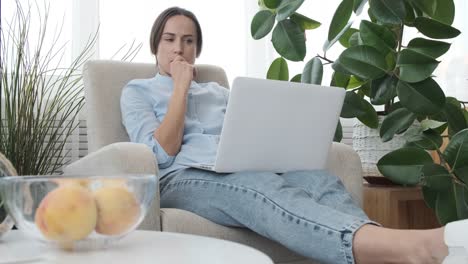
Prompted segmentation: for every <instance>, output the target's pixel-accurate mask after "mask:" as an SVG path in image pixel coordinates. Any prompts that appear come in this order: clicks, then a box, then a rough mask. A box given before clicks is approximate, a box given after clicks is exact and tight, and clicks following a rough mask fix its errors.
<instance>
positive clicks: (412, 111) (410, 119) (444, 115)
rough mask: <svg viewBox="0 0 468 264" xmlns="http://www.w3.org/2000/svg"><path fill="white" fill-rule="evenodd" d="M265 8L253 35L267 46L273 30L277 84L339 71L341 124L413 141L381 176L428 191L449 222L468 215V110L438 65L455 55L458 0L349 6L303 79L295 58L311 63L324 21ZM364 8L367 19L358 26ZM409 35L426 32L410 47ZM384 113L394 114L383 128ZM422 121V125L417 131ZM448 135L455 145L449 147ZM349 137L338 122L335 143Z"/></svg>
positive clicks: (278, 0)
mask: <svg viewBox="0 0 468 264" xmlns="http://www.w3.org/2000/svg"><path fill="white" fill-rule="evenodd" d="M258 3H259V7H260V8H259V9H260V10H259V11H258V12H257V14H256V15H255V16H254V17H253V18H252V21H251V35H252V37H253V38H254V39H261V38H263V37H265V36H267V35H269V33H270V32H271V42H272V45H273V47H274V49H275V50H276V52H277V53H278V54H279V55H280V57H279V58H277V59H275V60H274V61H273V62H272V64H271V65H270V67H269V69H268V73H267V78H269V79H277V80H285V81H288V80H289V81H296V82H305V83H313V84H321V83H322V76H323V71H324V67H330V66H331V67H330V68H331V69H330V70H332V71H333V75H332V80H331V83H330V85H331V86H336V87H343V88H344V89H346V91H347V92H346V97H345V101H344V105H343V109H342V111H341V117H343V118H357V119H358V120H359V121H360V122H362V123H363V124H365V125H366V126H368V127H370V128H375V129H379V134H380V137H381V139H382V141H383V142H386V141H389V140H392V138H393V137H394V136H395V134H403V137H404V138H405V140H406V142H407V143H406V145H404V146H403V147H402V148H400V149H397V150H395V151H393V152H390V153H389V154H387V155H385V156H384V157H382V158H381V159H380V160H379V162H378V164H377V166H378V168H379V170H380V172H381V173H382V174H383V175H384V176H385V177H387V178H388V179H390V180H392V181H393V182H396V183H399V184H402V185H421V186H422V190H423V194H424V199H425V201H426V203H427V204H428V206H429V207H430V208H432V209H434V210H435V212H436V215H437V217H438V219H439V221H440V223H441V224H445V223H447V222H450V221H453V220H456V219H464V218H468V186H467V184H466V183H468V113H467V110H466V108H465V105H464V104H463V103H462V102H460V101H459V100H457V99H456V98H453V97H447V96H445V94H444V92H443V90H442V89H441V87H440V86H439V84H438V83H437V81H436V79H437V77H436V76H434V75H433V72H434V70H435V69H436V68H437V66H438V64H439V63H440V61H439V60H438V58H439V57H440V56H442V55H443V54H445V53H446V52H447V51H449V49H450V46H451V44H450V43H449V42H448V41H447V40H449V39H452V38H455V37H457V36H458V35H459V34H460V31H459V30H458V29H456V28H454V27H453V26H452V23H453V20H454V16H455V5H454V2H453V0H342V1H341V2H340V3H339V4H338V6H337V8H336V11H335V13H334V15H333V18H332V21H331V23H330V25H329V30H328V35H327V38H326V40H325V41H324V45H323V50H322V51H321V54H317V55H313V56H311V57H310V58H308V59H307V62H306V63H305V65H304V68H303V71H302V73H299V74H296V75H294V76H293V77H292V78H290V76H289V70H288V64H287V61H304V60H305V59H306V56H307V50H306V45H305V43H306V38H305V31H306V30H312V29H314V28H317V27H319V26H320V25H321V24H320V23H319V22H318V21H316V20H313V19H311V18H309V17H307V16H306V15H304V14H300V13H298V12H297V10H298V9H299V7H301V5H302V4H303V3H304V0H260V1H258ZM317 8H320V7H317ZM363 11H366V13H367V16H366V17H367V18H366V19H359V20H357V19H358V16H359V17H363V15H361V13H362V12H363ZM364 14H365V13H364ZM353 25H356V26H355V27H353ZM408 28H416V29H417V31H418V32H419V33H418V36H417V37H415V38H413V39H411V40H409V41H404V38H403V34H404V32H405V29H408ZM337 43H340V44H341V45H342V46H344V48H345V49H344V51H343V52H341V54H340V55H339V56H338V57H337V58H329V57H327V51H328V50H329V49H330V48H331V47H332V46H334V45H335V44H337ZM375 106H380V107H381V108H382V109H383V111H381V112H377V111H376V110H375ZM379 114H380V115H383V116H384V119H383V121H382V123H381V125H379V120H378V115H379ZM415 122H417V123H419V124H420V125H418V126H417V127H416V128H410V126H411V125H412V124H413V123H415ZM444 131H448V133H444ZM444 137H447V138H448V142H449V143H448V145H447V146H446V148H445V149H444V150H441V146H442V144H443V142H444V140H443V139H444ZM341 138H342V130H341V124H338V126H337V130H336V133H335V141H340V140H341ZM429 151H433V152H434V153H435V154H436V156H437V159H433V158H432V157H431V155H430V154H429Z"/></svg>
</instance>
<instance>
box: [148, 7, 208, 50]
mask: <svg viewBox="0 0 468 264" xmlns="http://www.w3.org/2000/svg"><path fill="white" fill-rule="evenodd" d="M178 15H182V16H186V17H188V18H190V19H191V20H192V21H193V23H194V24H195V28H196V30H197V57H198V56H200V53H201V50H202V44H203V39H202V31H201V27H200V24H199V23H198V20H197V17H195V15H194V14H193V13H192V12H190V11H188V10H186V9H183V8H180V7H170V8H168V9H166V10H164V11H163V12H162V13H161V14H159V16H158V18H156V20H155V21H154V24H153V27H152V28H151V36H150V47H151V53H153V54H154V55H156V54H157V53H158V45H159V41H161V36H162V33H163V30H164V26H166V22H167V20H169V18H171V17H173V16H178Z"/></svg>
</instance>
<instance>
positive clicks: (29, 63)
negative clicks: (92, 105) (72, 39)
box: [0, 0, 97, 235]
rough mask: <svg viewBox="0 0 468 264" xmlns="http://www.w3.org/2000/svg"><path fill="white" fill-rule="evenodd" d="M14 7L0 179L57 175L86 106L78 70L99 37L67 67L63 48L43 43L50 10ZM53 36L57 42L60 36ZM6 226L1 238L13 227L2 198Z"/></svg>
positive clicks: (7, 36)
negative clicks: (35, 25)
mask: <svg viewBox="0 0 468 264" xmlns="http://www.w3.org/2000/svg"><path fill="white" fill-rule="evenodd" d="M14 3H15V4H16V9H15V14H14V15H13V16H12V18H11V21H7V22H6V23H3V24H2V27H1V37H2V39H1V41H2V42H1V54H0V56H1V60H0V69H1V70H2V75H1V87H0V116H1V122H0V153H3V154H1V155H0V177H2V176H9V175H10V176H11V175H44V174H53V173H58V172H59V169H60V168H61V166H62V165H63V164H64V161H65V158H66V154H67V153H66V150H65V146H66V144H67V141H68V140H69V137H70V136H71V135H72V133H73V131H74V130H75V129H76V128H77V126H78V119H77V117H78V114H79V112H80V110H81V108H82V107H83V104H84V97H83V85H82V82H81V74H80V70H81V67H82V65H83V63H84V62H85V61H86V60H87V59H88V58H89V57H90V55H91V47H92V46H93V45H94V44H95V42H96V37H97V35H94V36H92V37H91V38H90V39H89V40H88V43H87V44H86V45H85V47H84V49H83V50H82V52H81V53H80V54H79V55H78V56H77V57H76V58H75V59H74V60H72V62H71V63H70V65H68V66H66V67H63V66H62V65H60V62H61V58H62V57H63V56H64V54H65V49H64V47H62V46H57V44H56V41H57V39H54V40H53V42H54V44H52V45H51V46H50V47H47V45H46V44H45V40H46V39H47V37H49V34H50V33H49V30H50V29H48V20H47V18H48V14H49V7H48V6H44V9H41V8H40V7H39V5H38V3H36V4H35V5H31V4H29V5H28V6H23V5H22V4H21V1H19V0H16V1H14ZM33 13H35V14H37V13H39V14H40V17H41V18H42V20H41V23H40V24H39V28H38V29H37V31H34V32H33V31H32V29H31V27H30V24H32V23H33V22H32V18H31V15H32V14H33ZM53 33H56V34H55V37H56V38H58V36H59V35H60V33H61V32H53ZM31 36H34V37H37V36H38V41H37V44H35V45H34V46H31V44H30V42H29V38H30V37H31ZM10 161H11V163H10ZM15 168H16V170H15ZM16 171H17V172H16ZM2 222H3V224H0V235H1V234H2V233H3V232H6V231H7V230H8V229H10V228H11V226H12V222H11V220H8V218H7V216H6V212H5V210H4V208H3V205H2V202H1V197H0V223H2Z"/></svg>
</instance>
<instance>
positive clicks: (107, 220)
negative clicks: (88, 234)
mask: <svg viewBox="0 0 468 264" xmlns="http://www.w3.org/2000/svg"><path fill="white" fill-rule="evenodd" d="M94 199H95V200H96V205H97V209H98V221H97V224H96V232H98V233H100V234H104V235H120V234H123V233H125V232H126V231H128V230H129V229H130V228H131V227H132V226H133V225H134V224H135V223H136V222H137V221H138V219H139V217H140V206H139V204H138V201H137V199H136V197H135V195H134V194H133V193H132V192H131V191H129V190H128V189H127V188H125V187H123V186H120V185H112V184H111V185H109V186H104V187H102V188H100V189H98V190H97V191H96V192H95V193H94Z"/></svg>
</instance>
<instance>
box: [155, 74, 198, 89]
mask: <svg viewBox="0 0 468 264" xmlns="http://www.w3.org/2000/svg"><path fill="white" fill-rule="evenodd" d="M154 79H155V80H156V82H158V83H160V84H162V85H168V86H170V87H171V88H173V86H174V81H173V80H172V77H170V76H167V75H162V74H160V73H159V72H158V73H156V76H155V77H154ZM193 87H198V83H197V82H195V81H192V82H191V83H190V88H193Z"/></svg>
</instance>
